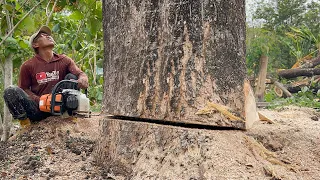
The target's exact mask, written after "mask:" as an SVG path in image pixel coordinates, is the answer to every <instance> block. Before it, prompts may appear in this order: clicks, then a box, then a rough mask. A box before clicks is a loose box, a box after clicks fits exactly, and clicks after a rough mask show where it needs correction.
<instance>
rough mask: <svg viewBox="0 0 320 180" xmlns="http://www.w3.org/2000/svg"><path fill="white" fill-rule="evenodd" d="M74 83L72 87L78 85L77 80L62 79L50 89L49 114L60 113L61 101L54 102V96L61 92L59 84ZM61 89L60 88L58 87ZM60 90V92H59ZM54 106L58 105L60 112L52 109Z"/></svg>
mask: <svg viewBox="0 0 320 180" xmlns="http://www.w3.org/2000/svg"><path fill="white" fill-rule="evenodd" d="M69 83H70V84H74V85H73V87H77V86H78V82H77V81H74V80H62V81H59V82H58V83H57V84H56V85H55V86H54V87H53V89H52V91H51V94H52V96H51V114H52V115H62V105H63V102H56V96H57V95H58V94H61V92H62V90H63V89H61V86H62V85H63V84H69ZM59 88H60V89H61V90H60V89H59ZM60 91H61V92H60ZM55 106H60V112H55V111H54V107H55Z"/></svg>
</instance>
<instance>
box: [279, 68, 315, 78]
mask: <svg viewBox="0 0 320 180" xmlns="http://www.w3.org/2000/svg"><path fill="white" fill-rule="evenodd" d="M278 75H279V76H280V77H283V78H287V79H290V78H295V77H299V76H307V77H311V76H314V75H320V69H319V68H298V69H286V70H281V71H279V72H278Z"/></svg>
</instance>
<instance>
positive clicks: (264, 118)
mask: <svg viewBox="0 0 320 180" xmlns="http://www.w3.org/2000/svg"><path fill="white" fill-rule="evenodd" d="M258 114H259V119H260V121H267V122H268V123H270V124H275V122H274V121H273V120H272V119H270V118H268V117H267V116H265V115H263V114H262V113H261V112H258Z"/></svg>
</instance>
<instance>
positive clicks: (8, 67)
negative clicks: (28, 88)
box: [1, 55, 13, 141]
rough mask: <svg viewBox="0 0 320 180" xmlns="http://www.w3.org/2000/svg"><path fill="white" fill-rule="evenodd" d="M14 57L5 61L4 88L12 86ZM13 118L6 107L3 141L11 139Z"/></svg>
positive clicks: (9, 57)
mask: <svg viewBox="0 0 320 180" xmlns="http://www.w3.org/2000/svg"><path fill="white" fill-rule="evenodd" d="M12 67H13V64H12V55H9V56H8V57H7V58H6V60H5V65H4V88H7V87H9V86H10V85H12V71H13V69H12ZM11 122H12V116H11V114H10V111H9V109H8V107H7V106H4V110H3V124H2V127H3V133H2V137H1V141H6V140H8V138H9V133H10V128H11Z"/></svg>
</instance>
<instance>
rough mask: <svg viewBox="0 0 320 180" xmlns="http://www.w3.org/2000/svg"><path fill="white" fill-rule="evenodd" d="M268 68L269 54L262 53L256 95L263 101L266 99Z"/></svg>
mask: <svg viewBox="0 0 320 180" xmlns="http://www.w3.org/2000/svg"><path fill="white" fill-rule="evenodd" d="M267 70H268V56H265V55H262V56H261V57H260V70H259V76H258V83H257V86H256V93H255V94H256V97H257V99H258V100H259V101H260V102H261V101H263V100H264V91H265V89H266V78H267Z"/></svg>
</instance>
